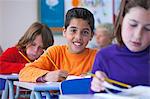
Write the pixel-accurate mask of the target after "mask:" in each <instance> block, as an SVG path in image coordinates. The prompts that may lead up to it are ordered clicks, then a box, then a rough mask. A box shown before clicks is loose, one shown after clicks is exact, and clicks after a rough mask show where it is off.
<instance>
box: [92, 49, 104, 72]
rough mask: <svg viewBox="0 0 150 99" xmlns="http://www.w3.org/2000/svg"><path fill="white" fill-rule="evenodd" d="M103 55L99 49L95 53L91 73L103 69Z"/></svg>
mask: <svg viewBox="0 0 150 99" xmlns="http://www.w3.org/2000/svg"><path fill="white" fill-rule="evenodd" d="M103 58H104V57H102V54H101V52H100V51H99V52H98V53H97V54H96V57H95V60H94V64H93V68H92V73H93V74H95V72H96V71H98V70H99V71H104V69H103V67H102V66H103V63H104V59H103Z"/></svg>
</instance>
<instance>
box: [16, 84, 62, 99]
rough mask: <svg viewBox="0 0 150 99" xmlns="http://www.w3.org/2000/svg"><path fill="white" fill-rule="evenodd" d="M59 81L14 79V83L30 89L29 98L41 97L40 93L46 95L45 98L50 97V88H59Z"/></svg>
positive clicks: (39, 98) (40, 98)
mask: <svg viewBox="0 0 150 99" xmlns="http://www.w3.org/2000/svg"><path fill="white" fill-rule="evenodd" d="M60 84H61V83H60V82H47V83H28V82H20V81H14V85H16V86H19V87H22V88H26V89H28V90H31V91H32V93H31V96H30V98H31V99H32V98H34V95H35V98H36V99H42V94H41V93H44V94H45V95H46V99H50V92H49V91H50V90H60Z"/></svg>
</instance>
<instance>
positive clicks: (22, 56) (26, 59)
mask: <svg viewBox="0 0 150 99" xmlns="http://www.w3.org/2000/svg"><path fill="white" fill-rule="evenodd" d="M19 53H20V55H21V56H22V57H23V58H24V59H25V60H27V61H28V62H29V63H31V61H30V60H29V59H28V58H27V57H26V56H24V55H23V54H22V53H21V52H20V51H19Z"/></svg>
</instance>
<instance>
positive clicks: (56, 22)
mask: <svg viewBox="0 0 150 99" xmlns="http://www.w3.org/2000/svg"><path fill="white" fill-rule="evenodd" d="M38 16H39V21H41V23H44V24H47V25H48V26H49V27H63V25H64V0H38Z"/></svg>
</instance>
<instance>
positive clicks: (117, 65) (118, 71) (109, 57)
mask: <svg viewBox="0 0 150 99" xmlns="http://www.w3.org/2000/svg"><path fill="white" fill-rule="evenodd" d="M97 70H100V71H103V72H105V73H106V75H107V76H108V77H109V78H110V79H114V80H116V81H120V82H123V83H126V84H129V85H132V86H135V85H148V86H150V46H149V47H148V48H147V49H145V50H143V51H141V52H131V51H130V50H128V48H127V47H119V46H118V45H110V46H109V47H107V48H103V49H101V50H100V51H99V52H98V53H97V55H96V58H95V62H94V65H93V70H92V73H95V72H96V71H97Z"/></svg>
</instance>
